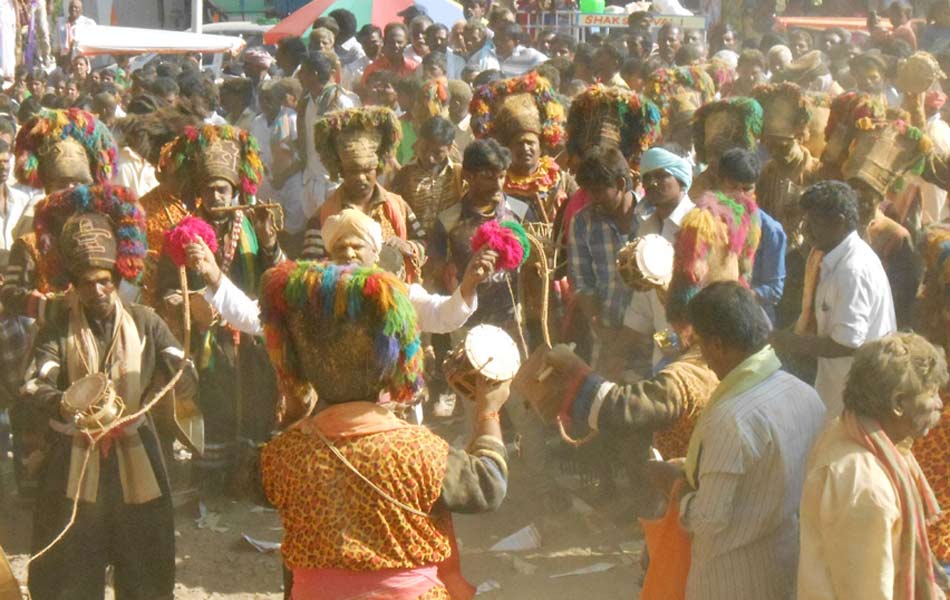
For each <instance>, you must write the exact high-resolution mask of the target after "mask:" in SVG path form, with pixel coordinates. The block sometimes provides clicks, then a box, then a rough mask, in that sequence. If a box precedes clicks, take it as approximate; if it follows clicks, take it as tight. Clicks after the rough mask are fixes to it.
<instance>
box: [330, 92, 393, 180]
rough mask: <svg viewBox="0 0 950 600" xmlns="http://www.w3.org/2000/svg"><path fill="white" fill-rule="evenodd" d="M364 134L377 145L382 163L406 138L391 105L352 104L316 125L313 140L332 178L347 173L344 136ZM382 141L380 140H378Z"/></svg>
mask: <svg viewBox="0 0 950 600" xmlns="http://www.w3.org/2000/svg"><path fill="white" fill-rule="evenodd" d="M361 133H362V134H364V135H365V136H366V137H367V138H368V139H369V138H372V143H373V144H375V145H376V148H375V152H376V156H377V158H378V159H379V167H380V168H383V166H385V164H386V162H387V160H388V159H390V158H392V157H393V156H395V154H396V148H397V147H398V146H399V142H400V141H401V140H402V126H401V125H400V124H399V118H398V117H397V116H396V113H394V112H393V111H392V110H391V109H389V108H386V107H383V106H366V107H362V108H348V109H346V110H339V111H334V112H331V113H328V114H326V115H324V116H323V118H321V119H319V120H317V122H316V123H315V124H314V126H313V141H314V145H315V146H316V150H317V153H318V154H319V155H320V160H321V161H322V162H323V166H324V167H326V169H327V172H328V173H329V175H330V178H331V179H339V178H340V175H342V173H343V158H342V157H341V156H340V150H341V142H342V141H343V138H344V137H353V136H358V135H359V134H361ZM377 141H378V144H376V142H377Z"/></svg>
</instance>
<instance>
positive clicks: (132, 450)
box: [66, 292, 162, 504]
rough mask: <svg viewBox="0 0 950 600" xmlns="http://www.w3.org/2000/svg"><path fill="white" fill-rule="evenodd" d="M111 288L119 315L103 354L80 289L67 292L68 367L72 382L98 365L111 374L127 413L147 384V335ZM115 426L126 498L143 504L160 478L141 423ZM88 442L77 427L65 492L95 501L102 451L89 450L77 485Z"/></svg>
mask: <svg viewBox="0 0 950 600" xmlns="http://www.w3.org/2000/svg"><path fill="white" fill-rule="evenodd" d="M113 294H114V298H113V299H114V302H115V316H114V321H113V328H112V331H111V335H110V337H109V339H108V340H107V341H106V347H107V348H109V350H108V353H107V355H106V356H105V357H102V356H100V355H99V346H98V344H97V343H96V338H95V335H94V334H93V332H92V329H91V327H90V326H89V322H88V320H87V319H86V313H85V311H84V310H83V308H82V305H81V304H80V302H79V295H78V294H76V293H75V292H72V293H70V294H68V296H67V301H68V303H69V325H68V330H67V335H66V368H67V373H68V376H69V382H70V384H72V383H75V382H76V381H78V380H79V379H81V378H83V377H85V376H86V375H91V374H94V373H98V372H100V371H101V372H103V373H105V374H106V375H108V377H109V380H110V381H111V382H112V384H113V385H114V386H115V392H116V394H118V396H119V397H120V398H122V400H123V401H124V402H125V406H126V409H125V410H126V413H127V414H128V413H132V412H135V411H136V410H138V409H139V407H140V403H141V399H142V393H143V392H144V390H145V382H143V381H142V352H143V350H144V347H145V341H144V340H143V339H142V338H141V336H140V334H139V330H138V327H137V326H136V325H135V321H134V320H133V319H132V315H130V314H129V312H128V311H127V310H126V309H125V306H124V305H123V304H122V300H121V299H119V297H118V294H115V293H114V292H113ZM100 365H101V367H100ZM116 432H117V437H115V439H114V441H113V443H112V446H111V447H112V448H113V449H114V450H115V452H116V453H117V454H116V458H117V460H118V467H119V479H120V482H121V485H122V496H123V500H124V501H125V503H126V504H142V503H145V502H148V501H150V500H154V499H155V498H158V497H159V496H161V493H162V492H161V488H160V487H159V485H158V479H157V477H156V476H155V471H154V470H153V468H152V464H151V462H150V461H149V459H148V455H147V454H146V452H145V447H144V446H143V445H142V437H141V436H140V435H139V432H138V428H137V427H135V426H134V423H130V424H129V425H128V426H126V427H124V428H121V429H119V430H117V431H116ZM105 442H106V440H103V441H100V442H99V443H100V444H103V443H105ZM88 447H89V438H88V437H87V436H86V434H84V433H82V432H79V431H77V432H76V433H75V434H73V446H72V451H71V453H70V461H69V477H68V482H67V486H66V495H67V497H69V498H71V499H75V498H76V496H77V495H78V496H79V498H80V500H82V501H84V502H95V501H96V497H97V496H98V492H99V474H100V469H99V461H100V454H101V452H96V451H92V452H91V453H90V457H89V464H88V465H87V467H86V474H85V477H84V478H83V481H82V489H79V473H80V471H81V470H82V463H83V459H84V457H85V453H86V451H87V448H88ZM100 450H102V447H101V448H100Z"/></svg>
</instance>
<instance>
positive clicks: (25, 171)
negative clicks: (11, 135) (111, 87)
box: [14, 108, 117, 189]
mask: <svg viewBox="0 0 950 600" xmlns="http://www.w3.org/2000/svg"><path fill="white" fill-rule="evenodd" d="M66 138H72V139H74V140H76V141H77V142H79V143H80V144H81V145H82V147H83V149H85V151H86V155H87V156H88V157H89V166H90V172H91V173H92V177H93V182H94V183H98V184H107V183H108V182H109V181H110V180H111V179H112V174H113V173H114V172H115V169H116V153H117V150H116V145H115V140H114V139H113V138H112V132H110V131H109V128H108V127H106V126H105V125H103V124H102V123H101V122H99V120H98V119H96V117H94V116H93V115H92V114H91V113H88V112H86V111H84V110H79V109H78V108H70V109H67V110H47V109H43V110H41V111H40V112H39V114H37V115H36V116H35V117H33V118H32V119H30V120H29V121H27V123H26V125H24V126H23V127H22V128H21V129H20V132H19V133H18V134H17V136H16V143H15V148H14V154H15V155H16V164H15V167H14V175H15V176H16V179H17V181H19V182H20V183H22V184H23V185H28V186H30V187H33V188H37V189H43V183H44V182H43V181H42V178H43V177H42V174H41V173H40V156H41V155H42V154H43V153H44V148H45V147H46V146H47V144H49V143H51V142H54V141H56V140H63V139H66Z"/></svg>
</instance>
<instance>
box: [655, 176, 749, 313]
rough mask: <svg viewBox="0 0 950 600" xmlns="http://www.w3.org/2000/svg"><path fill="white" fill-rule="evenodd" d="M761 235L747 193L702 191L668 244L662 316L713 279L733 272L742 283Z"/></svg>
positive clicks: (746, 281)
mask: <svg viewBox="0 0 950 600" xmlns="http://www.w3.org/2000/svg"><path fill="white" fill-rule="evenodd" d="M761 235H762V225H761V221H760V217H759V209H758V206H757V205H756V203H755V198H754V197H753V196H752V195H750V194H737V195H736V196H735V197H730V196H727V195H726V194H724V193H722V192H706V193H705V194H703V195H702V196H700V198H699V199H698V200H697V201H696V208H694V209H693V210H691V211H690V212H689V213H688V214H687V215H686V217H684V219H683V222H682V224H681V226H680V230H679V232H678V233H677V234H676V240H675V242H674V244H673V247H674V255H673V278H672V280H671V281H670V287H669V295H668V297H667V305H666V311H667V315H676V314H679V315H682V314H683V312H682V311H683V309H684V308H685V306H686V305H687V304H688V303H689V301H690V300H692V299H693V297H694V296H695V295H696V294H698V293H699V291H700V290H701V289H702V288H703V287H705V286H706V285H708V284H709V283H712V282H713V281H718V280H721V279H734V278H735V277H736V276H738V281H739V282H740V283H742V284H744V285H748V284H749V281H751V279H752V266H753V263H754V260H755V251H756V250H757V249H758V247H759V239H760V238H761ZM730 270H732V272H731V273H730V272H729V271H730Z"/></svg>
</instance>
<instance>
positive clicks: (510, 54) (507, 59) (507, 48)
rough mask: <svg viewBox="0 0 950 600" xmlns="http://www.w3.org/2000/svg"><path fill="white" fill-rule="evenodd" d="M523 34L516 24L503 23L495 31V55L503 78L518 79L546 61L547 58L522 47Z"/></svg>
mask: <svg viewBox="0 0 950 600" xmlns="http://www.w3.org/2000/svg"><path fill="white" fill-rule="evenodd" d="M522 39H524V32H523V31H522V30H521V26H520V25H518V24H517V23H504V24H502V25H500V26H499V27H498V29H497V30H496V31H495V37H494V40H493V43H494V45H495V55H496V56H497V58H498V62H499V63H500V65H501V72H502V73H503V74H504V75H505V77H518V76H520V75H524V74H525V73H527V72H528V71H530V70H532V69H534V68H535V67H537V66H538V65H540V64H541V63H543V62H546V61H547V60H548V57H547V56H545V55H544V54H542V53H541V52H539V51H538V50H535V49H534V48H530V47H528V46H523V45H522V43H521V42H522Z"/></svg>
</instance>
